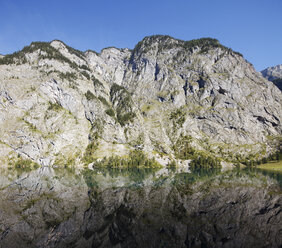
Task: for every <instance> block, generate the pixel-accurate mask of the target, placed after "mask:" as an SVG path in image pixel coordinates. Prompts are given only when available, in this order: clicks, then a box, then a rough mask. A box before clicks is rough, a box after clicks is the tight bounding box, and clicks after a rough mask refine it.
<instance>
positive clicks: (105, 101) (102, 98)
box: [98, 96, 110, 107]
mask: <svg viewBox="0 0 282 248" xmlns="http://www.w3.org/2000/svg"><path fill="white" fill-rule="evenodd" d="M98 99H99V100H100V102H101V103H103V104H104V105H105V106H106V107H110V104H109V103H108V101H107V100H106V99H105V98H104V97H102V96H98Z"/></svg>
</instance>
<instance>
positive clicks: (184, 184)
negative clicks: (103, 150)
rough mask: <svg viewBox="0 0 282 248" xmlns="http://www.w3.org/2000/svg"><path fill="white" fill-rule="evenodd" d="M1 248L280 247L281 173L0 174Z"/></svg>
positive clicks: (129, 171) (60, 171) (41, 170)
mask: <svg viewBox="0 0 282 248" xmlns="http://www.w3.org/2000/svg"><path fill="white" fill-rule="evenodd" d="M0 172H1V174H0V247H1V248H4V247H5V248H9V247H13V248H14V247H280V245H281V244H282V239H281V236H282V235H281V226H282V211H281V205H282V199H281V186H282V185H281V181H282V179H281V174H279V173H270V172H265V171H259V170H254V169H253V170H233V171H226V172H220V170H195V171H193V172H190V171H179V170H168V169H161V170H156V169H137V168H131V169H107V168H99V169H98V168H95V169H93V170H90V169H84V170H75V169H53V168H49V167H43V168H39V169H37V170H35V171H29V172H26V171H20V170H8V169H1V170H0Z"/></svg>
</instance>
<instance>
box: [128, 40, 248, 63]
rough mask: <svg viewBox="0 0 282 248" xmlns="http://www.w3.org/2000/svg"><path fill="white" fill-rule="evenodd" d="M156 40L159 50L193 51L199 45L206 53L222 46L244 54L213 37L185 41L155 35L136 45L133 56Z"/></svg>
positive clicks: (227, 49) (225, 49)
mask: <svg viewBox="0 0 282 248" xmlns="http://www.w3.org/2000/svg"><path fill="white" fill-rule="evenodd" d="M156 40H158V43H159V47H158V49H159V50H168V49H172V48H174V47H182V48H183V49H185V50H187V51H190V52H193V49H194V48H196V47H199V48H200V49H201V51H200V53H206V52H208V51H209V50H211V49H214V48H221V49H222V50H224V51H227V52H228V53H235V54H238V55H240V56H242V57H243V55H242V54H240V53H238V52H234V51H233V50H232V49H231V48H227V47H225V46H223V45H221V44H220V42H219V41H218V40H217V39H213V38H201V39H195V40H190V41H183V40H179V39H174V38H172V37H171V36H168V35H153V36H149V37H145V38H144V39H143V40H142V41H140V42H139V43H138V44H137V45H136V46H135V48H134V49H133V52H132V58H133V56H135V54H137V53H139V52H140V49H141V47H142V46H143V45H144V46H145V48H144V50H142V52H147V51H148V50H150V49H151V45H152V44H153V43H154V42H156Z"/></svg>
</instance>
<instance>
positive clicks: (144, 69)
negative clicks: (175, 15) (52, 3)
mask: <svg viewBox="0 0 282 248" xmlns="http://www.w3.org/2000/svg"><path fill="white" fill-rule="evenodd" d="M0 82H1V84H0V156H1V163H2V164H7V163H9V162H10V163H11V162H12V161H16V160H18V159H19V157H20V158H21V157H23V158H29V159H31V160H33V161H35V162H37V163H39V164H41V165H53V164H56V165H59V164H66V163H67V164H82V163H83V161H85V156H86V154H88V155H89V154H90V155H91V158H99V157H100V158H101V157H104V156H109V155H111V154H117V155H119V156H124V155H127V154H128V153H129V152H130V151H131V150H133V149H141V150H143V151H144V152H145V153H147V154H148V156H155V157H156V158H157V159H159V161H162V160H161V158H160V156H159V155H160V154H161V155H163V156H164V157H167V158H169V157H174V156H175V155H177V152H179V151H181V150H182V149H184V148H185V147H187V146H189V147H192V148H193V149H194V150H197V151H202V152H205V153H206V154H209V155H212V156H219V157H221V158H223V159H224V160H226V161H233V160H236V159H241V158H246V157H247V158H259V157H262V156H267V155H268V154H269V153H271V152H272V151H274V150H275V149H277V146H278V145H279V143H278V142H279V138H281V131H282V126H281V120H282V107H281V106H282V93H281V92H280V91H279V89H278V88H277V87H275V86H274V85H273V84H269V82H268V81H267V80H266V79H264V78H263V77H262V76H261V74H260V73H258V72H256V71H255V69H254V68H253V66H252V65H251V64H250V63H248V62H247V61H246V60H245V59H244V58H243V57H242V55H241V54H239V53H236V52H234V51H232V50H231V49H228V48H226V47H224V46H222V45H221V44H220V43H219V42H218V41H217V40H214V39H210V38H205V39H200V40H192V41H181V40H176V39H173V38H171V37H169V36H150V37H146V38H144V39H143V40H142V41H141V42H139V43H138V44H137V45H136V47H135V48H134V49H133V50H129V49H117V48H106V49H104V50H102V51H101V53H100V54H98V53H96V52H94V51H90V50H89V51H86V52H80V51H78V50H75V49H73V48H71V47H69V46H67V45H66V44H64V43H63V42H61V41H58V40H55V41H52V42H50V43H46V42H34V43H32V44H31V45H30V46H28V47H25V48H24V49H23V50H21V51H19V52H16V53H14V54H11V55H6V56H4V57H3V58H0ZM168 160H169V159H168Z"/></svg>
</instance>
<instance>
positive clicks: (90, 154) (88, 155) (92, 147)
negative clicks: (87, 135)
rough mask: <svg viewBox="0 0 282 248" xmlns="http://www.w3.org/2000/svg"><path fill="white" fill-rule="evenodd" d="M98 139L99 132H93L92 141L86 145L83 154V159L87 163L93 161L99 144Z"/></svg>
mask: <svg viewBox="0 0 282 248" xmlns="http://www.w3.org/2000/svg"><path fill="white" fill-rule="evenodd" d="M98 139H99V135H98V132H95V133H92V134H91V142H90V143H89V144H88V146H87V147H86V149H85V152H84V155H83V159H82V160H83V162H84V163H85V164H89V163H91V162H93V158H94V153H95V152H96V150H97V148H98V145H99V143H98Z"/></svg>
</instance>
